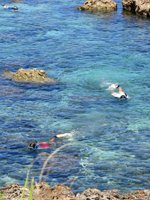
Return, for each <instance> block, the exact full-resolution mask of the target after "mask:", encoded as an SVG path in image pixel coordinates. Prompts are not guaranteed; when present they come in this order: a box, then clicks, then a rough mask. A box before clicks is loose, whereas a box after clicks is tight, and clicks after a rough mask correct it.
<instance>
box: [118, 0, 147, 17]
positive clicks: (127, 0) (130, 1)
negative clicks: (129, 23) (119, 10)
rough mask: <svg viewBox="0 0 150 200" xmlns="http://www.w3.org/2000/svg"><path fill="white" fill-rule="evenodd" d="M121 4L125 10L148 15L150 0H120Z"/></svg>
mask: <svg viewBox="0 0 150 200" xmlns="http://www.w3.org/2000/svg"><path fill="white" fill-rule="evenodd" d="M122 5H123V9H124V10H125V11H129V12H131V13H133V14H137V15H141V16H144V17H150V0H122Z"/></svg>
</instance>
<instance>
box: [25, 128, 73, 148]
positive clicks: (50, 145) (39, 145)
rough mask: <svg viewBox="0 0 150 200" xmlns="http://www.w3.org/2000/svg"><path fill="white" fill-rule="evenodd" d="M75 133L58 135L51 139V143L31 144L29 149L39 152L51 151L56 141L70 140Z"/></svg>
mask: <svg viewBox="0 0 150 200" xmlns="http://www.w3.org/2000/svg"><path fill="white" fill-rule="evenodd" d="M72 133H73V132H70V133H62V134H57V135H55V136H54V137H53V138H52V139H50V141H49V142H36V141H35V142H31V143H29V145H28V149H32V150H38V149H49V148H51V147H52V145H53V144H55V142H56V140H57V139H58V138H66V137H67V138H68V137H71V136H72Z"/></svg>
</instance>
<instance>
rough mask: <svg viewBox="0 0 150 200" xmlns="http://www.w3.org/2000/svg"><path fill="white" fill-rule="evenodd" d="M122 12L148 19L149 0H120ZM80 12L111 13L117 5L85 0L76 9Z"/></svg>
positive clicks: (111, 0)
mask: <svg viewBox="0 0 150 200" xmlns="http://www.w3.org/2000/svg"><path fill="white" fill-rule="evenodd" d="M122 6H123V11H128V12H130V13H132V14H136V15H138V16H142V17H145V18H148V17H150V0H122ZM78 9H79V10H81V11H90V12H112V11H116V10H117V3H116V2H115V1H113V0H86V1H85V2H84V3H83V4H82V5H81V6H79V7H78Z"/></svg>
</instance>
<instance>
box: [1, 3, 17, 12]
mask: <svg viewBox="0 0 150 200" xmlns="http://www.w3.org/2000/svg"><path fill="white" fill-rule="evenodd" d="M2 6H3V8H4V9H6V10H12V11H18V7H17V6H9V5H8V4H3V5H2Z"/></svg>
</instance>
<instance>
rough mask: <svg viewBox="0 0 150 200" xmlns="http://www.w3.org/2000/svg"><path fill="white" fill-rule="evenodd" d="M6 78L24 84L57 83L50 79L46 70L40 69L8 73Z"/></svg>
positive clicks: (5, 73)
mask: <svg viewBox="0 0 150 200" xmlns="http://www.w3.org/2000/svg"><path fill="white" fill-rule="evenodd" d="M4 76H5V77H6V78H9V79H11V80H14V81H16V82H23V83H41V84H44V83H50V84H53V83H56V80H55V79H53V78H49V77H48V76H47V74H46V72H45V71H44V70H39V69H22V68H21V69H19V70H18V71H17V72H15V73H14V72H11V71H6V72H4Z"/></svg>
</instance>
